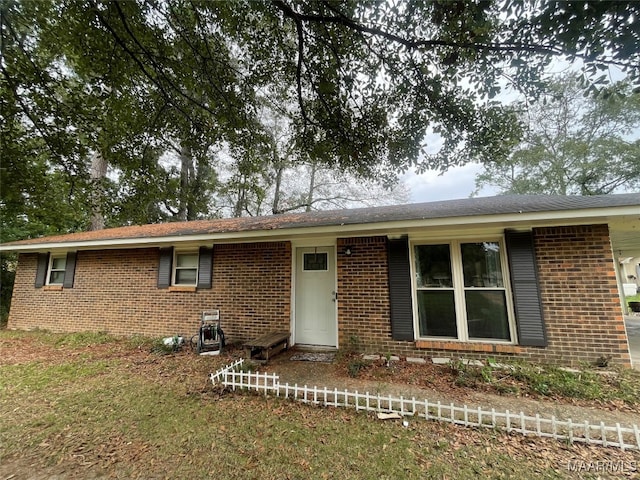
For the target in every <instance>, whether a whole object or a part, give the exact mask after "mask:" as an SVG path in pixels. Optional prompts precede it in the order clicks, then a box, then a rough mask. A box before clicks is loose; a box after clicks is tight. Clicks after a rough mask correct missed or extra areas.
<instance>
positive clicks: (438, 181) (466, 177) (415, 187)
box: [402, 163, 497, 203]
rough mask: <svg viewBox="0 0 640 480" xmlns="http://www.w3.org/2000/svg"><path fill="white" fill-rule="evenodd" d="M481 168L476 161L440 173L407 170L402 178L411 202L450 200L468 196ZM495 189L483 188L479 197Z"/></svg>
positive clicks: (494, 193)
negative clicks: (419, 172)
mask: <svg viewBox="0 0 640 480" xmlns="http://www.w3.org/2000/svg"><path fill="white" fill-rule="evenodd" d="M481 170H482V166H481V165H480V164H477V163H470V164H467V165H463V166H461V167H452V168H450V169H449V170H448V171H447V172H445V173H444V174H442V175H440V174H439V173H438V172H435V171H426V172H424V173H421V174H416V173H413V172H408V173H406V174H405V175H403V177H402V180H403V181H404V182H405V184H406V185H407V186H408V187H409V189H410V190H411V202H413V203H419V202H433V201H437V200H452V199H458V198H467V197H469V196H470V195H471V194H472V193H473V191H474V190H475V188H476V185H475V177H476V175H477V174H478V173H479V172H480V171H481ZM496 194H497V190H495V189H492V188H484V189H482V190H481V191H480V192H479V193H478V196H479V197H488V196H491V195H496Z"/></svg>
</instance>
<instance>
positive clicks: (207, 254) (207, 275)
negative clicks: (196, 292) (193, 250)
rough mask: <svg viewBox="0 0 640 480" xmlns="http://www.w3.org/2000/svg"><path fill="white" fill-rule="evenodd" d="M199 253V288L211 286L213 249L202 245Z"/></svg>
mask: <svg viewBox="0 0 640 480" xmlns="http://www.w3.org/2000/svg"><path fill="white" fill-rule="evenodd" d="M198 254H199V255H198V288H211V273H212V270H213V269H212V265H213V249H212V248H209V247H200V251H199V252H198Z"/></svg>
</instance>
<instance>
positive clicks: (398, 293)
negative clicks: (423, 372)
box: [387, 238, 415, 340]
mask: <svg viewBox="0 0 640 480" xmlns="http://www.w3.org/2000/svg"><path fill="white" fill-rule="evenodd" d="M387 258H388V263H389V304H390V305H389V306H390V308H391V337H392V338H393V339H394V340H414V339H415V337H414V334H413V307H412V299H411V298H412V297H411V268H410V266H409V240H408V239H407V238H401V239H394V240H389V242H388V247H387Z"/></svg>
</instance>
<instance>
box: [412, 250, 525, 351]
mask: <svg viewBox="0 0 640 480" xmlns="http://www.w3.org/2000/svg"><path fill="white" fill-rule="evenodd" d="M412 256H413V269H414V272H415V275H414V302H415V306H416V308H415V309H414V311H415V312H416V327H417V328H416V332H417V333H418V336H419V337H420V338H438V339H443V338H449V339H455V340H460V341H487V340H489V341H491V342H496V341H497V342H509V343H512V342H513V341H514V333H515V332H514V324H513V315H512V314H511V312H512V307H511V301H510V295H509V291H508V289H507V285H508V282H507V278H506V277H507V261H506V258H505V252H504V247H503V241H502V239H496V238H491V239H482V240H479V241H478V240H458V241H449V242H433V243H431V242H414V243H413V248H412Z"/></svg>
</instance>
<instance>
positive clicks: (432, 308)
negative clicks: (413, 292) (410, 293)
mask: <svg viewBox="0 0 640 480" xmlns="http://www.w3.org/2000/svg"><path fill="white" fill-rule="evenodd" d="M418 315H419V317H420V322H419V323H420V336H423V337H452V338H458V330H457V327H456V306H455V300H454V296H453V291H452V290H420V291H418Z"/></svg>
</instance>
